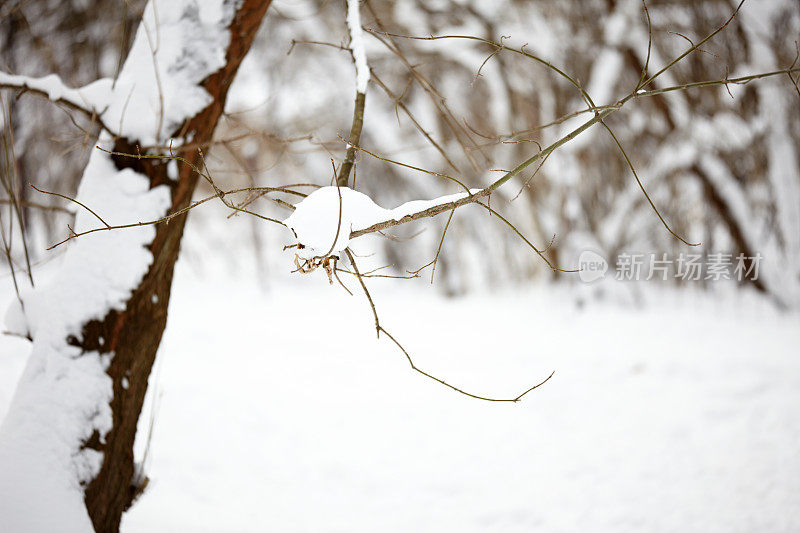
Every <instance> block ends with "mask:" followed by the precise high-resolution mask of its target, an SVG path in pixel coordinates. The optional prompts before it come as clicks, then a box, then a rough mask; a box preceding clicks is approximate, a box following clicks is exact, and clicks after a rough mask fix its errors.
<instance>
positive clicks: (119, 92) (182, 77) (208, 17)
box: [0, 0, 369, 146]
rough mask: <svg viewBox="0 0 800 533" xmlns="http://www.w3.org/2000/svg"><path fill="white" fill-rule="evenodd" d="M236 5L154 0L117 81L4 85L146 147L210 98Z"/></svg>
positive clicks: (2, 78)
mask: <svg viewBox="0 0 800 533" xmlns="http://www.w3.org/2000/svg"><path fill="white" fill-rule="evenodd" d="M233 4H234V2H230V1H227V2H225V1H223V0H210V1H209V0H206V1H204V2H203V3H202V9H201V8H200V4H198V3H197V2H195V1H191V0H181V1H171V2H148V4H147V7H146V8H145V10H144V14H143V17H142V22H141V24H140V25H139V29H138V31H137V33H136V38H135V40H134V42H133V45H132V48H131V51H130V53H129V54H128V59H127V60H126V62H125V64H124V66H123V68H122V70H121V72H120V74H119V77H118V78H117V79H116V80H111V79H107V78H104V79H100V80H97V81H95V82H93V83H91V84H89V85H87V86H85V87H82V88H78V89H73V88H70V87H67V86H66V85H64V83H63V82H62V81H61V79H60V78H59V77H58V76H56V75H55V74H51V75H49V76H45V77H43V78H30V77H26V76H16V75H10V74H6V73H2V72H0V84H4V83H6V84H11V85H15V86H25V87H29V88H31V89H37V90H40V91H43V92H45V93H47V95H48V97H49V98H50V99H51V100H59V99H63V100H65V101H67V102H69V103H71V104H74V105H77V106H79V107H82V108H84V109H86V110H88V111H90V112H97V113H98V115H99V116H100V118H101V119H102V121H103V123H104V125H105V126H106V127H107V128H109V129H110V130H111V131H112V132H113V133H115V134H118V135H122V136H126V137H128V138H130V139H136V140H138V141H139V143H140V144H141V145H143V146H152V145H156V144H166V143H167V141H168V140H169V139H170V136H171V135H172V134H173V133H174V132H175V130H176V129H177V128H178V127H179V126H180V125H181V124H182V123H183V121H184V120H185V119H186V118H187V117H191V116H194V115H195V114H197V113H198V112H200V111H202V110H203V108H205V107H206V106H207V105H208V104H210V103H211V96H210V95H209V94H208V93H207V92H206V90H205V89H204V88H202V87H200V86H199V85H198V84H199V83H200V82H201V81H202V80H204V79H205V78H206V77H208V75H209V74H211V73H213V72H216V71H217V70H219V69H220V68H221V67H222V66H224V65H225V50H226V47H227V44H228V42H229V38H230V36H229V34H228V30H227V26H228V23H229V21H230V19H231V17H232V16H233V7H232V6H233ZM359 28H360V26H359ZM368 76H369V73H367V77H368ZM365 83H366V82H365Z"/></svg>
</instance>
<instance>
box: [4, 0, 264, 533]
mask: <svg viewBox="0 0 800 533" xmlns="http://www.w3.org/2000/svg"><path fill="white" fill-rule="evenodd" d="M268 5H269V1H260V0H208V1H204V2H202V4H198V2H196V1H195V0H174V1H172V2H160V3H158V4H157V5H156V4H155V3H150V4H148V6H147V8H146V10H145V13H144V16H143V20H142V23H141V24H140V27H139V30H138V33H137V35H136V39H135V41H134V44H133V47H132V49H131V52H130V54H129V56H128V59H127V60H126V62H125V65H124V67H123V69H122V71H121V73H120V76H119V78H118V79H117V80H116V81H115V82H114V83H113V84H111V83H106V82H103V81H102V80H101V82H100V83H96V84H93V86H92V88H93V89H94V90H93V91H82V92H81V93H80V94H81V95H82V97H84V99H83V101H81V102H79V103H81V104H83V105H84V106H85V107H88V108H93V109H96V110H98V109H102V112H100V119H101V120H102V123H103V124H104V125H105V127H106V128H107V129H109V130H111V132H105V133H103V134H102V135H101V137H100V140H99V144H100V145H101V146H102V147H103V148H105V149H109V150H113V151H116V152H123V153H132V154H135V153H137V149H138V148H137V147H139V146H142V147H143V146H148V145H153V144H160V145H164V144H167V143H168V142H169V141H170V139H172V140H173V145H174V146H175V147H176V148H175V149H174V151H175V153H176V154H177V155H180V156H182V157H185V158H187V159H189V160H190V161H193V162H194V161H197V159H198V154H197V153H196V151H192V150H190V149H187V150H181V148H180V145H181V142H182V141H187V142H189V141H191V142H192V143H201V144H202V143H204V142H207V141H209V140H210V139H211V137H212V134H213V131H214V128H215V126H216V123H217V120H218V119H219V117H220V115H221V114H222V111H223V107H224V103H225V98H226V95H227V90H228V87H229V86H230V83H231V82H232V80H233V77H234V75H235V73H236V70H237V69H238V67H239V64H240V63H241V61H242V59H243V58H244V56H245V54H246V53H247V50H248V49H249V47H250V44H251V43H252V40H253V37H254V36H255V33H256V30H257V29H258V26H259V23H260V21H261V19H262V18H263V16H264V13H265V12H266V9H267V7H268ZM48 83H50V84H51V87H55V88H57V87H58V85H59V84H60V80H57V79H51V80H50V81H49V82H48ZM56 92H58V91H56ZM70 94H72V93H70ZM74 94H78V92H77V91H76V92H75V93H74ZM87 95H88V96H87ZM59 96H62V97H63V96H64V94H63V93H59V94H58V95H56V97H59ZM86 99H88V100H90V101H86ZM112 133H113V134H114V135H113V136H112ZM167 168H168V165H166V164H165V163H163V162H161V161H158V160H139V159H135V158H130V157H123V156H111V155H109V154H107V153H104V152H101V151H99V150H98V151H95V152H94V153H93V155H92V157H91V159H90V161H89V164H88V165H87V167H86V170H85V172H84V175H83V179H82V181H81V185H80V188H79V191H78V200H80V201H81V202H83V203H84V204H86V205H88V206H90V207H91V208H92V209H93V210H94V211H96V213H97V216H95V215H93V214H92V213H89V212H87V211H80V212H79V213H78V215H77V217H76V221H75V228H74V229H75V231H76V232H80V231H82V230H83V231H85V230H87V229H90V228H94V227H102V226H103V224H104V223H107V224H109V225H115V224H125V223H131V222H138V221H143V220H152V219H157V218H159V217H161V216H164V215H165V214H167V213H169V212H175V211H177V210H179V209H181V208H183V207H185V206H186V205H188V203H189V201H190V200H191V196H192V192H193V190H194V188H195V185H196V183H197V178H198V176H197V175H196V174H195V173H193V172H192V171H191V169H190V168H189V167H188V166H184V167H183V168H182V169H181V170H180V171H179V172H178V173H177V174H176V173H174V172H172V173H170V172H168V171H167ZM99 218H102V221H101V220H99ZM185 221H186V216H185V215H181V216H178V217H176V218H173V219H171V220H170V222H169V224H159V225H157V226H145V227H140V228H132V229H123V230H114V231H101V232H98V233H94V234H92V235H87V236H84V237H81V238H79V239H77V240H74V241H72V242H71V243H70V244H68V245H67V246H68V249H67V251H66V253H65V254H64V255H63V258H62V263H61V266H60V268H59V269H58V271H57V273H56V274H55V275H54V277H53V278H52V279H50V280H49V282H48V283H45V284H41V285H42V286H41V287H38V288H37V289H36V290H35V291H30V292H28V293H26V294H24V295H23V304H24V307H22V306H17V308H12V310H11V311H10V312H9V315H8V317H7V323H8V327H9V328H10V329H13V330H15V331H18V332H21V333H25V334H28V335H29V336H30V337H31V338H32V341H33V347H32V352H31V356H30V359H29V362H28V365H27V367H26V370H25V372H24V374H23V376H22V378H21V380H20V383H19V385H18V387H17V391H16V394H15V397H14V399H13V402H12V405H11V407H10V410H9V413H8V415H7V417H6V419H5V421H4V422H3V425H2V427H0V531H29V532H37V531H41V532H52V531H60V532H72V531H75V532H78V531H80V532H86V531H91V530H92V529H94V530H95V531H98V532H100V531H103V532H105V531H118V530H119V524H120V519H121V516H122V513H123V512H124V511H125V510H126V509H127V508H128V507H129V506H130V505H131V503H132V501H133V499H134V497H135V495H136V493H137V491H138V487H137V486H136V482H135V481H136V480H135V479H134V463H133V442H134V438H135V434H136V425H137V421H138V418H139V414H140V412H141V408H142V403H143V401H144V396H145V392H146V390H147V381H148V376H149V374H150V370H151V367H152V365H153V362H154V359H155V355H156V350H157V348H158V345H159V343H160V340H161V335H162V333H163V330H164V327H165V325H166V318H167V306H168V303H169V296H170V286H171V282H172V274H173V267H174V264H175V260H176V259H177V256H178V250H179V245H180V240H181V236H182V234H183V227H184V224H185Z"/></svg>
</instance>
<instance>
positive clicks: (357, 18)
mask: <svg viewBox="0 0 800 533" xmlns="http://www.w3.org/2000/svg"><path fill="white" fill-rule="evenodd" d="M347 27H348V28H350V50H352V52H353V59H354V60H355V62H356V88H357V90H358V92H359V93H362V94H364V93H366V92H367V82H368V81H369V65H368V64H367V51H366V50H365V49H364V31H363V30H362V29H361V12H360V10H359V0H347Z"/></svg>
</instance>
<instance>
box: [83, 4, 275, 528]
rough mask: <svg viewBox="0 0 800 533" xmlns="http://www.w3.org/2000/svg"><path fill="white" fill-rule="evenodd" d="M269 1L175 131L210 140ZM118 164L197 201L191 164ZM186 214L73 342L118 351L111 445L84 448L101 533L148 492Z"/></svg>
mask: <svg viewBox="0 0 800 533" xmlns="http://www.w3.org/2000/svg"><path fill="white" fill-rule="evenodd" d="M269 3H270V1H269V0H244V1H243V2H242V3H241V5H240V6H239V8H238V10H237V12H236V14H235V16H234V18H233V21H232V22H231V25H230V33H231V42H230V45H229V47H228V51H227V55H226V64H225V66H224V67H223V68H222V69H221V70H219V71H217V72H216V73H214V74H212V75H211V76H209V77H208V78H206V79H205V80H204V81H203V83H202V85H203V87H204V88H205V89H206V90H207V91H208V93H209V94H210V95H211V96H212V97H213V99H214V100H213V102H212V103H211V104H210V105H209V106H208V107H206V108H205V109H204V110H203V111H201V112H200V113H199V114H197V115H196V116H194V117H193V118H191V119H189V120H187V121H186V123H185V124H183V126H182V127H181V128H180V129H179V131H177V132H175V137H179V136H180V137H184V138H191V139H192V140H193V143H199V144H203V143H206V142H208V141H210V140H211V138H212V135H213V133H214V129H215V127H216V125H217V121H218V120H219V117H220V116H221V115H222V112H223V109H224V106H225V100H226V96H227V92H228V88H229V87H230V84H231V82H232V81H233V78H234V76H235V74H236V71H237V69H238V68H239V65H240V63H241V61H242V59H244V56H245V55H246V54H247V51H248V50H249V48H250V45H251V43H252V41H253V38H254V37H255V34H256V31H257V30H258V27H259V24H260V22H261V20H262V18H263V17H264V14H265V13H266V10H267V7H268V6H269ZM115 151H118V152H123V153H136V140H135V139H119V140H118V141H117V143H116V146H115ZM179 155H181V156H182V157H185V158H186V159H188V160H190V161H193V162H195V163H198V164H199V163H200V161H198V159H199V155H198V153H197V152H196V151H190V150H187V151H185V152H183V153H180V152H179ZM115 163H116V165H117V167H118V168H125V167H129V168H133V169H135V170H136V171H138V172H141V173H143V174H145V175H146V176H147V177H148V178H149V179H150V185H151V187H156V186H158V185H162V184H167V185H169V186H170V187H171V189H172V192H171V195H172V206H171V208H170V213H172V212H175V211H178V210H180V209H181V208H183V207H185V206H187V205H188V204H189V202H190V201H191V197H192V193H193V191H194V189H195V186H196V184H197V179H198V175H197V174H196V173H194V172H193V171H192V170H191V168H190V167H189V166H187V165H183V166H182V168H181V170H180V173H179V179H178V181H177V182H170V180H169V179H168V178H167V170H166V169H167V167H166V164H164V163H163V162H159V161H157V160H137V159H134V158H126V157H121V156H117V157H115ZM186 216H187V215H186V214H183V215H180V216H178V217H176V218H173V219H172V220H170V222H169V223H168V224H160V225H158V226H157V229H156V236H155V238H154V240H153V241H152V243H151V244H150V246H149V248H150V251H151V252H152V254H153V263H152V265H151V266H150V269H149V270H148V272H147V274H146V275H145V276H144V278H143V279H142V281H141V283H140V284H139V286H138V287H137V288H136V289H135V290H134V292H133V294H132V295H131V298H130V299H129V300H128V302H127V305H126V308H125V310H124V311H122V312H117V311H111V312H109V313H108V315H106V316H105V318H104V319H103V320H96V321H91V322H88V323H87V324H85V326H84V328H83V335H82V338H81V339H72V344H75V345H76V346H79V347H80V348H81V349H82V350H84V351H87V352H89V351H101V352H113V353H114V357H113V359H112V360H111V364H110V366H109V368H108V374H109V376H111V378H112V379H113V383H114V385H113V393H114V396H113V399H112V401H111V410H112V413H113V428H112V429H111V431H110V432H109V433H108V434H107V435H105V436H104V437H105V438H104V439H101V438H100V435H97V434H96V435H94V436H93V437H92V438H91V439H90V440H89V441H88V442H86V444H85V446H87V447H91V448H94V449H97V450H99V451H101V452H103V454H104V455H103V464H102V467H101V469H100V472H99V473H98V475H97V476H96V477H95V478H94V479H93V480H92V481H91V482H90V483H89V484H88V485H87V486H86V489H85V502H86V508H87V510H88V512H89V516H90V518H91V520H92V523H93V524H94V528H95V531H97V532H98V533H104V532H115V531H119V525H120V520H121V517H122V513H123V512H125V510H127V509H128V508H129V507H130V505H131V504H132V502H133V500H134V498H135V497H136V495H137V494H138V492H139V491H140V490H141V486H140V485H141V483H140V481H139V482H137V480H136V479H135V478H134V469H135V466H134V461H133V444H134V439H135V437H136V427H137V422H138V420H139V415H140V413H141V410H142V404H143V402H144V397H145V393H146V391H147V384H148V378H149V376H150V371H151V369H152V366H153V362H154V361H155V356H156V351H157V349H158V346H159V344H160V342H161V336H162V334H163V332H164V328H165V326H166V322H167V307H168V305H169V298H170V289H171V286H172V276H173V269H174V266H175V261H176V260H177V258H178V252H179V249H180V242H181V237H182V236H183V229H184V225H185V223H186ZM123 381H124V383H125V386H123Z"/></svg>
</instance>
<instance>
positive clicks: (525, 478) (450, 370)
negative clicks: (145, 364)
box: [0, 219, 800, 533]
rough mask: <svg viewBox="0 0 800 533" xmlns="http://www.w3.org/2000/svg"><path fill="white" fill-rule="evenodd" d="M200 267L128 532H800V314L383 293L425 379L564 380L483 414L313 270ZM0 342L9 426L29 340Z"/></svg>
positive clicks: (522, 295) (382, 289)
mask: <svg viewBox="0 0 800 533" xmlns="http://www.w3.org/2000/svg"><path fill="white" fill-rule="evenodd" d="M228 224H229V225H228V226H227V227H228V228H229V229H230V231H231V232H232V233H233V234H236V233H238V232H239V230H241V229H242V227H243V226H246V224H245V223H244V220H239V221H237V220H235V219H234V220H233V221H230V222H228ZM200 227H201V226H193V225H191V224H190V225H189V226H188V228H189V229H188V231H189V235H187V239H188V241H189V244H190V245H191V244H194V246H195V250H198V249H202V247H203V243H204V236H203V235H202V232H200V231H197V229H198V228H200ZM360 251H363V250H360ZM206 252H207V253H204V254H203V257H205V258H206V259H205V260H204V261H202V262H196V261H187V260H185V259H184V260H181V262H180V263H179V264H178V268H177V272H176V282H175V283H176V284H175V289H174V294H173V298H172V302H171V304H170V319H169V324H168V327H167V331H166V335H165V338H164V342H163V344H162V346H161V349H160V351H159V356H158V362H157V365H156V369H155V371H154V373H153V375H152V377H151V387H150V396H149V399H148V401H147V409H146V413H145V415H144V416H143V417H142V421H141V424H140V439H139V441H138V442H137V453H138V455H139V456H140V457H141V455H142V453H143V450H144V448H145V441H146V440H147V439H146V435H147V434H148V433H149V425H150V417H149V412H151V409H152V406H153V405H154V404H153V400H156V402H155V406H156V408H155V418H154V420H155V423H154V428H153V434H152V438H151V442H150V448H149V452H148V458H147V473H148V475H149V476H150V478H151V481H150V483H149V485H148V488H147V490H146V492H145V494H144V495H143V496H142V497H141V499H140V500H139V501H138V502H137V503H136V504H135V506H134V507H133V509H132V510H131V511H130V512H129V513H127V514H126V515H125V517H124V521H123V527H122V530H123V531H125V532H142V533H145V532H148V533H149V532H172V531H182V532H198V533H199V532H231V533H233V532H248V531H253V532H255V531H286V532H295V531H297V532H299V531H326V532H327V531H331V532H333V531H363V532H369V531H378V530H380V531H396V532H403V531H425V532H440V531H467V532H472V531H474V532H478V531H504V532H516V531H520V532H522V531H531V530H544V531H608V532H612V531H613V532H620V531H622V532H626V531H630V532H634V531H656V532H658V531H664V532H667V531H676V530H681V531H692V532H693V531H696V532H736V531H741V532H750V531H771V532H791V531H796V530H797V528H798V526H800V506H798V504H797V502H798V494H800V477H799V476H798V475H797V474H798V471H800V453H798V448H797V442H798V440H799V439H800V360H799V359H798V357H797V349H796V347H797V345H798V344H799V343H800V328H798V318H799V317H798V316H797V314H785V313H783V314H781V313H778V312H776V311H774V310H773V309H772V308H771V307H770V304H767V303H764V302H763V301H762V300H759V299H757V298H751V297H748V295H747V294H746V293H745V294H740V295H738V296H737V295H733V294H732V295H730V296H728V297H720V296H716V297H715V298H713V299H712V298H709V296H708V295H707V294H706V295H703V294H701V293H700V294H695V293H692V292H690V291H687V290H684V291H667V292H656V291H655V290H648V291H645V292H644V293H643V295H644V300H645V301H644V302H643V303H642V304H636V303H634V302H633V300H628V301H626V300H625V299H624V298H623V297H620V298H617V299H615V300H612V301H607V302H598V301H588V302H586V303H580V302H581V301H582V300H581V298H580V296H579V294H578V293H576V292H575V291H574V290H569V291H567V290H563V289H559V288H557V287H552V286H546V285H533V286H529V287H527V288H519V289H518V290H513V291H511V290H507V291H499V292H493V293H489V292H480V293H477V294H474V295H471V296H468V297H461V298H455V299H444V298H442V297H441V296H439V295H437V293H436V292H435V291H434V290H432V289H431V288H430V285H428V283H427V281H425V280H415V281H396V280H392V281H389V280H371V281H372V283H370V286H371V287H372V288H373V292H374V296H375V297H376V303H377V306H378V310H379V312H380V313H381V317H382V321H383V323H384V325H385V326H386V327H387V329H389V331H390V332H392V333H393V334H394V335H395V336H397V337H398V338H399V339H400V340H401V342H403V343H405V345H406V347H407V348H408V349H409V350H410V351H411V353H412V354H413V356H414V357H415V359H416V361H417V363H418V364H419V365H420V367H421V368H423V369H424V370H428V371H431V372H432V373H434V374H436V375H438V376H441V377H444V378H446V379H447V380H448V381H450V382H452V383H454V384H458V385H463V386H464V387H467V388H468V389H469V390H471V391H475V392H483V393H486V394H492V395H498V396H509V395H514V394H517V393H518V392H519V391H520V390H522V389H524V388H525V387H526V386H528V385H530V384H533V383H535V382H538V381H539V380H541V379H543V378H544V377H546V376H547V375H548V374H549V373H550V372H551V371H553V370H555V372H556V373H555V376H554V377H553V378H552V379H551V380H550V382H548V383H547V384H546V385H544V386H543V387H541V388H540V389H537V390H536V391H534V392H532V393H531V394H530V395H529V396H528V397H526V399H525V400H524V401H522V402H520V403H518V404H490V403H484V402H481V401H478V400H474V399H470V398H467V397H464V396H462V395H459V394H457V393H454V392H453V391H451V390H449V389H446V388H445V387H442V386H441V385H438V384H436V383H434V382H432V381H430V380H428V379H426V378H424V377H422V376H420V375H418V374H416V373H414V372H412V371H411V370H410V369H409V368H408V365H407V363H406V362H405V360H404V358H403V356H402V354H401V353H400V352H399V351H398V350H397V349H396V348H394V347H393V346H392V345H391V344H390V343H389V342H387V341H385V340H381V341H377V340H376V339H375V335H374V329H373V326H372V317H371V312H370V310H369V308H368V307H367V304H366V302H365V300H364V299H363V297H362V296H361V295H359V294H356V295H355V296H349V295H348V294H347V293H346V292H344V290H343V289H341V288H340V287H338V286H330V285H328V283H327V279H326V278H325V275H324V274H323V273H322V272H321V271H317V272H315V273H314V274H312V275H309V276H303V277H300V278H297V277H294V278H292V277H290V276H288V275H287V274H285V273H284V274H277V273H276V274H273V276H272V279H271V281H270V282H269V283H267V284H266V288H265V284H264V283H263V280H260V279H259V278H260V277H262V276H263V273H262V272H258V271H256V270H255V269H253V268H249V267H247V266H245V265H246V264H245V263H243V265H242V266H241V267H240V269H239V271H238V272H237V274H236V275H231V273H230V269H229V267H228V266H227V265H225V264H224V263H222V262H221V261H218V260H215V259H214V254H213V253H212V252H211V250H206ZM290 268H291V267H290V265H289V261H288V260H287V265H286V269H285V270H286V271H287V272H288V270H289V269H290ZM3 279H4V280H5V281H8V280H7V279H6V278H3ZM345 282H346V283H348V285H349V286H350V287H351V289H354V288H355V285H354V282H353V280H352V279H347V278H345ZM3 288H4V292H3V297H4V302H8V301H10V300H11V299H12V298H13V292H12V291H11V290H10V284H9V283H3ZM624 292H625V291H622V292H621V293H620V294H624ZM0 343H2V344H1V345H0V354H2V356H1V357H0V416H2V415H3V414H4V411H5V408H6V405H7V402H8V400H9V398H10V396H11V393H12V390H13V388H14V383H15V381H16V378H17V377H18V376H19V373H20V372H21V369H22V367H23V364H24V358H25V356H26V355H25V354H26V353H28V351H29V347H28V345H27V342H26V341H22V340H20V339H18V338H14V337H8V336H5V337H2V338H0Z"/></svg>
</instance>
